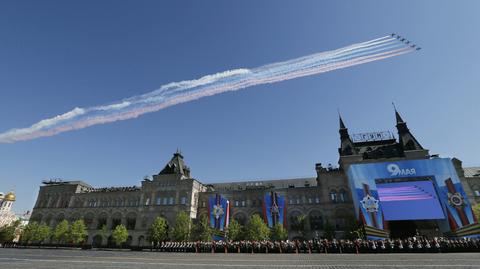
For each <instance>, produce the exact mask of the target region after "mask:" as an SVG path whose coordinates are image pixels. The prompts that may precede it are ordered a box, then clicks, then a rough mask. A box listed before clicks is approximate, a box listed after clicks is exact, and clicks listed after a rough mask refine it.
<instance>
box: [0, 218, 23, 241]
mask: <svg viewBox="0 0 480 269" xmlns="http://www.w3.org/2000/svg"><path fill="white" fill-rule="evenodd" d="M18 226H20V221H19V220H17V221H15V222H13V223H11V224H10V225H7V226H3V227H1V228H0V243H10V242H12V241H13V239H15V232H16V230H17V228H18Z"/></svg>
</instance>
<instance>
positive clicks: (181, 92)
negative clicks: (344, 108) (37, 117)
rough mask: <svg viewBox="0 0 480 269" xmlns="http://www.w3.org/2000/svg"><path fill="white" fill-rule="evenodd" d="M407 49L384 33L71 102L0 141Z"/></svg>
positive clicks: (128, 116)
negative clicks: (109, 97)
mask: <svg viewBox="0 0 480 269" xmlns="http://www.w3.org/2000/svg"><path fill="white" fill-rule="evenodd" d="M412 51H415V49H413V48H411V47H409V46H408V45H406V44H404V43H402V42H399V41H398V40H397V39H396V38H392V37H390V36H385V37H381V38H377V39H373V40H370V41H367V42H363V43H358V44H353V45H350V46H347V47H344V48H340V49H337V50H333V51H327V52H322V53H317V54H313V55H308V56H304V57H300V58H296V59H293V60H289V61H284V62H278V63H273V64H268V65H265V66H261V67H258V68H254V69H235V70H229V71H225V72H221V73H217V74H213V75H207V76H204V77H201V78H200V79H196V80H186V81H181V82H172V83H168V84H165V85H163V86H162V87H160V88H159V89H158V90H154V91H152V92H149V93H145V94H142V95H138V96H133V97H130V98H127V99H124V100H121V101H119V102H114V103H111V104H107V105H101V106H95V107H89V108H78V107H76V108H74V109H73V110H71V111H69V112H67V113H64V114H61V115H58V116H55V117H53V118H50V119H45V120H41V121H39V122H38V123H35V124H33V125H32V126H30V127H27V128H21V129H11V130H8V131H6V132H4V133H0V143H15V142H18V141H24V140H30V139H35V138H39V137H45V136H52V135H56V134H59V133H62V132H66V131H71V130H77V129H82V128H85V127H88V126H92V125H96V124H104V123H109V122H114V121H118V120H126V119H132V118H136V117H138V116H140V115H142V114H145V113H149V112H154V111H158V110H161V109H163V108H166V107H169V106H173V105H176V104H180V103H184V102H188V101H193V100H196V99H199V98H202V97H206V96H211V95H215V94H219V93H223V92H227V91H236V90H239V89H244V88H246V87H250V86H254V85H260V84H267V83H274V82H279V81H283V80H289V79H294V78H298V77H303V76H309V75H314V74H319V73H324V72H328V71H332V70H336V69H341V68H347V67H350V66H354V65H359V64H363V63H367V62H372V61H378V60H381V59H385V58H390V57H394V56H398V55H402V54H405V53H409V52H412Z"/></svg>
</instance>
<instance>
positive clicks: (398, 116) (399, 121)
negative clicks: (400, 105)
mask: <svg viewBox="0 0 480 269" xmlns="http://www.w3.org/2000/svg"><path fill="white" fill-rule="evenodd" d="M392 106H393V110H395V118H396V119H397V125H398V124H399V123H405V121H403V119H402V116H400V113H398V111H397V107H396V106H395V103H394V102H392Z"/></svg>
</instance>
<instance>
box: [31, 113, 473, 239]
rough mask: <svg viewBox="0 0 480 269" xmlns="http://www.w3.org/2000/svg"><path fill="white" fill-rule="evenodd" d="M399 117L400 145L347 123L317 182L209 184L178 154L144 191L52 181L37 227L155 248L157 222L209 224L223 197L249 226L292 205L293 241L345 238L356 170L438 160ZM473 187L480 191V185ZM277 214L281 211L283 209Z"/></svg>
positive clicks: (286, 221) (286, 220)
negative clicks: (125, 235)
mask: <svg viewBox="0 0 480 269" xmlns="http://www.w3.org/2000/svg"><path fill="white" fill-rule="evenodd" d="M395 116H396V122H397V124H396V128H397V132H398V139H396V138H395V137H394V135H393V134H391V133H389V132H375V133H368V134H355V135H350V134H349V132H348V129H347V128H346V126H345V124H344V122H343V120H342V118H340V129H339V134H340V147H339V149H338V152H339V161H338V163H339V166H338V167H333V166H331V165H328V166H326V167H325V166H323V165H322V164H320V163H318V164H316V165H315V170H316V176H315V177H311V178H296V179H279V180H257V181H242V182H226V183H215V184H206V183H203V182H201V181H199V180H197V179H195V178H193V177H192V176H191V174H190V169H189V167H188V166H187V165H186V164H185V161H184V157H183V156H182V154H181V153H179V152H176V153H175V154H174V155H173V157H172V159H171V160H170V161H169V162H168V163H167V164H166V166H165V167H164V168H163V169H162V170H161V171H160V172H159V173H158V174H157V175H153V176H152V178H145V179H144V180H143V181H142V182H141V185H140V186H133V187H110V188H94V187H92V186H90V185H88V184H87V183H85V182H82V181H48V182H47V181H45V182H44V184H43V186H41V187H40V191H39V193H38V197H37V201H36V204H35V206H34V209H33V212H32V217H31V220H34V221H38V222H42V223H46V224H47V225H50V226H52V227H54V226H55V225H56V224H57V223H59V222H60V221H62V220H64V219H67V220H69V221H74V220H77V219H83V220H84V221H85V223H86V225H87V227H88V233H89V236H88V243H92V244H94V245H104V244H111V243H112V239H111V238H109V239H108V242H104V241H102V236H100V229H101V228H102V226H104V225H106V227H107V228H108V229H113V228H114V227H115V226H117V225H119V224H123V225H125V226H126V227H127V229H128V230H129V239H128V241H127V244H130V245H147V244H148V242H146V237H147V232H148V228H149V227H150V225H151V224H152V222H153V220H154V219H155V217H157V216H162V217H164V218H165V219H166V220H167V222H168V224H169V225H170V226H173V225H174V222H175V216H176V214H177V213H178V212H179V211H184V212H187V213H188V214H189V215H190V217H191V218H192V219H199V218H200V217H202V216H203V215H206V216H207V217H208V216H209V215H211V209H212V208H211V207H210V205H211V204H210V203H209V201H210V199H212V198H213V197H219V196H221V197H223V198H224V199H227V200H228V201H229V218H230V219H235V220H237V221H238V222H239V223H241V224H246V223H247V222H248V220H249V219H250V217H251V216H252V215H254V214H259V215H260V216H263V217H264V219H265V220H267V217H266V211H268V210H269V208H267V209H266V207H267V205H266V198H265V197H266V196H268V195H269V194H270V195H272V197H273V196H275V197H280V198H281V199H284V205H283V207H284V208H283V209H282V210H283V211H282V212H283V214H284V215H282V218H283V221H282V224H283V225H284V226H285V227H286V228H287V229H288V230H289V237H290V238H297V237H307V238H312V237H321V236H322V235H323V233H324V228H325V225H326V224H327V223H329V224H330V225H332V226H333V227H334V228H335V230H336V236H337V237H339V238H341V237H344V236H345V230H346V229H347V226H348V225H349V222H351V221H352V220H353V219H354V213H355V212H354V207H353V203H352V195H351V190H350V188H349V182H348V178H347V175H346V171H347V169H348V167H349V166H350V165H352V164H359V163H375V162H384V161H397V160H418V159H429V158H432V157H434V156H430V154H429V151H428V150H427V149H425V148H423V147H422V146H421V144H420V143H419V142H418V141H417V139H416V138H415V137H414V136H413V134H412V133H411V132H410V130H409V128H408V127H407V124H406V122H405V121H404V120H403V119H402V118H401V116H400V114H399V113H398V112H397V111H395ZM455 160H456V159H454V162H456V163H455V167H456V169H457V172H458V174H459V176H460V177H461V179H462V181H464V180H465V182H466V183H467V181H468V182H470V181H472V180H470V179H468V180H466V179H465V176H464V172H463V170H462V167H461V162H460V161H458V160H457V161H455ZM477 176H478V175H477ZM476 182H478V180H477V181H476ZM475 184H477V183H475ZM464 185H465V186H464V187H465V191H466V193H467V195H468V198H469V199H471V200H473V201H475V199H477V198H478V195H476V192H475V191H473V190H472V189H471V187H470V185H471V184H465V183H464ZM472 186H476V187H475V188H476V189H475V190H476V191H477V192H478V190H479V188H478V185H474V184H473V185H472ZM271 209H272V210H273V209H274V207H271ZM275 209H276V210H277V211H278V207H277V205H275ZM276 214H278V212H276ZM299 216H305V217H306V220H307V221H306V224H305V227H303V228H304V229H303V231H302V232H301V231H299V230H298V229H296V228H295V227H296V226H298V223H297V222H298V217H299ZM217 217H218V216H217Z"/></svg>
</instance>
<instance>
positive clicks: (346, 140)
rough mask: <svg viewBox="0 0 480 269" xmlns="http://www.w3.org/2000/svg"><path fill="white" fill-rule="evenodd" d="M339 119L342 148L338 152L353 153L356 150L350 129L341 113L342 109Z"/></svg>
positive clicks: (343, 153)
mask: <svg viewBox="0 0 480 269" xmlns="http://www.w3.org/2000/svg"><path fill="white" fill-rule="evenodd" d="M338 120H339V123H340V129H339V130H338V132H339V133H340V148H339V149H338V152H339V153H340V155H352V154H353V152H354V145H353V143H352V140H351V139H350V135H349V134H348V129H347V127H345V123H344V122H343V119H342V116H341V115H340V111H339V112H338Z"/></svg>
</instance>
